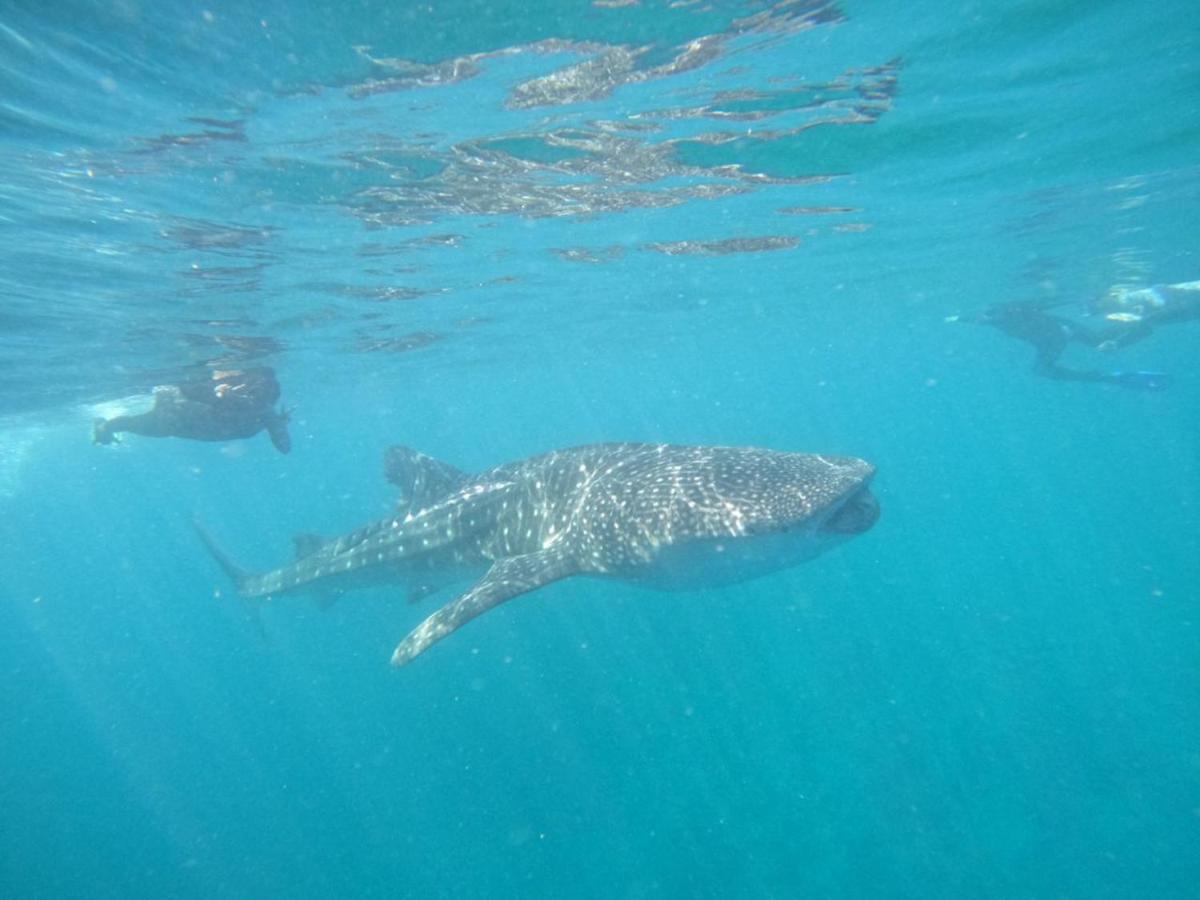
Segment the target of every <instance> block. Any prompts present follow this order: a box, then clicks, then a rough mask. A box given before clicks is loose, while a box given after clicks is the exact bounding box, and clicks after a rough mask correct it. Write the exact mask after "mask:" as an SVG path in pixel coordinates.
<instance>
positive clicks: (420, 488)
mask: <svg viewBox="0 0 1200 900" xmlns="http://www.w3.org/2000/svg"><path fill="white" fill-rule="evenodd" d="M383 470H384V472H385V473H386V475H387V480H388V481H390V482H391V483H392V484H394V485H396V487H398V488H400V502H399V507H400V509H402V510H407V511H409V512H412V513H417V512H420V511H421V510H423V509H428V508H429V507H430V506H433V505H434V504H435V503H437V502H438V501H439V500H442V499H443V498H445V497H447V496H449V495H450V494H452V493H453V492H454V491H456V490H458V489H459V488H460V487H462V486H463V485H464V484H466V482H468V481H469V480H470V478H471V476H470V475H468V474H467V473H466V472H463V471H462V470H461V469H456V468H455V467H454V466H452V465H450V464H449V463H444V462H442V461H441V460H439V459H434V458H433V457H432V456H427V455H426V454H424V453H421V452H420V451H418V450H413V449H412V448H411V447H404V446H401V445H400V444H395V445H393V446H391V447H388V449H387V450H386V451H385V452H384V454H383Z"/></svg>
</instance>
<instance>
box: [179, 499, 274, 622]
mask: <svg viewBox="0 0 1200 900" xmlns="http://www.w3.org/2000/svg"><path fill="white" fill-rule="evenodd" d="M192 527H193V528H195V529H196V534H198V535H200V540H201V541H203V542H204V546H205V547H207V548H208V552H209V553H211V554H212V557H213V559H215V560H216V561H217V564H218V565H219V566H220V567H221V569H222V570H223V571H224V572H225V574H226V575H228V576H229V579H230V581H232V582H233V583H234V584H235V585H237V589H238V598H239V599H240V600H241V601H242V606H243V608H244V609H245V610H246V614H247V615H248V616H249V617H250V619H251V621H253V622H254V628H255V630H256V631H257V632H258V636H259V637H260V638H262V639H263V641H269V640H270V638H269V637H268V636H267V628H266V626H265V625H263V620H262V615H261V614H260V612H259V606H260V605H261V600H260V599H259V598H256V597H245V596H242V595H241V592H242V589H243V587H244V586H245V584H246V581H247V579H249V578H251V577H253V573H251V572H248V571H246V570H245V569H243V568H242V567H241V566H239V565H238V564H237V563H235V562H234V561H233V559H232V557H230V555H229V554H228V553H226V552H225V551H224V550H223V549H221V546H220V544H218V543H217V541H216V539H215V538H214V537H213V536H212V535H211V534H210V533H209V531H208V529H207V528H205V527H204V525H203V524H202V523H201V522H200V520H199V519H192Z"/></svg>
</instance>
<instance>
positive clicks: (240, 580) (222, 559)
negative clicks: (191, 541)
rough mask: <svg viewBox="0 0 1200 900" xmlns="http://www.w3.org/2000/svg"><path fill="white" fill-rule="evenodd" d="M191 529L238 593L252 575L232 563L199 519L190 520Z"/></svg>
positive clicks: (231, 559) (230, 558)
mask: <svg viewBox="0 0 1200 900" xmlns="http://www.w3.org/2000/svg"><path fill="white" fill-rule="evenodd" d="M192 527H193V528H195V529H196V534H198V535H200V540H201V541H203V542H204V546H205V547H207V548H208V552H209V553H211V554H212V558H213V559H215V560H216V561H217V564H218V565H219V566H220V567H221V569H222V570H223V571H224V572H225V574H226V575H228V576H229V579H230V581H232V582H233V583H234V584H235V585H237V588H238V590H239V591H240V590H242V588H243V587H244V586H245V584H246V581H247V580H248V579H249V578H250V577H251V575H252V573H251V572H248V571H247V570H246V569H243V568H242V567H241V566H239V565H238V564H237V563H235V562H234V561H233V558H232V557H231V556H230V555H229V554H228V553H226V552H225V551H224V550H223V549H222V548H221V546H220V545H219V544H218V543H217V541H216V539H215V538H214V537H213V536H212V535H211V534H210V533H209V531H208V529H207V528H205V527H204V525H203V524H201V522H200V520H199V519H192Z"/></svg>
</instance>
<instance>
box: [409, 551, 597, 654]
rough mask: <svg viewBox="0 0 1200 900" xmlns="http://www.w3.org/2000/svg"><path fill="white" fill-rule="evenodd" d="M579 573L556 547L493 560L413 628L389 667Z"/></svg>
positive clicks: (566, 555)
mask: <svg viewBox="0 0 1200 900" xmlns="http://www.w3.org/2000/svg"><path fill="white" fill-rule="evenodd" d="M579 571H580V567H579V564H578V563H577V562H576V561H575V560H574V559H573V558H572V557H571V556H570V555H569V554H567V553H565V552H564V551H563V550H562V549H561V548H560V547H559V546H558V545H555V546H551V547H547V548H545V549H542V550H535V551H534V552H533V553H525V554H522V555H520V556H510V557H507V558H505V559H499V560H497V561H496V562H495V563H494V564H493V565H492V567H491V568H490V569H488V572H487V574H486V575H484V576H483V578H481V579H480V580H479V582H478V583H477V584H476V585H475V586H474V587H473V588H471V589H470V590H469V591H467V592H466V593H465V594H463V595H462V596H461V597H459V598H458V599H456V600H452V601H451V602H450V603H447V604H446V605H445V606H443V607H442V608H441V609H439V610H438V611H437V612H435V613H434V614H433V615H432V616H430V617H429V618H427V619H426V620H425V621H424V622H422V623H421V624H420V625H418V626H417V627H416V628H414V629H413V630H412V632H411V633H410V634H409V635H408V637H406V638H405V639H404V640H403V641H401V642H400V646H398V647H397V648H396V652H395V653H393V654H392V665H394V666H402V665H404V664H405V663H407V662H409V661H410V660H411V659H412V658H413V657H414V656H417V655H418V654H419V653H422V652H424V651H425V650H426V649H427V648H428V647H429V646H430V645H431V644H434V643H436V642H437V641H440V640H441V639H442V638H444V637H446V635H448V634H450V633H452V632H453V631H456V630H457V629H458V628H460V627H461V626H463V625H465V624H466V623H467V622H469V621H471V620H472V619H474V618H475V617H476V616H479V615H482V614H483V613H485V612H487V611H488V610H489V609H492V608H493V607H496V606H499V605H500V604H501V603H503V602H504V601H505V600H511V599H512V598H513V597H518V596H520V595H521V594H525V593H528V592H529V591H532V590H536V589H537V588H540V587H541V586H542V585H545V584H549V583H550V582H552V581H558V580H559V579H560V578H567V577H569V576H571V575H576V574H578V573H579Z"/></svg>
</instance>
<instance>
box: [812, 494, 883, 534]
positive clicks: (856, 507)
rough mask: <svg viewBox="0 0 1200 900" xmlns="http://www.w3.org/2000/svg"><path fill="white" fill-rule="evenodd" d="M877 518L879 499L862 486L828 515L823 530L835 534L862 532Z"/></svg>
mask: <svg viewBox="0 0 1200 900" xmlns="http://www.w3.org/2000/svg"><path fill="white" fill-rule="evenodd" d="M878 519H879V501H878V500H876V499H875V495H874V494H872V493H871V490H870V488H866V487H864V488H863V489H862V490H860V491H856V492H855V493H854V495H853V496H851V497H850V499H848V500H847V501H846V502H845V503H843V504H842V505H841V507H839V508H838V510H837V512H835V513H834V514H833V515H832V516H830V517H829V518H828V519H827V520H826V522H825V525H824V530H825V531H832V532H833V533H835V534H862V533H863V532H864V531H868V530H869V529H870V528H871V526H872V525H874V524H875V522H876V521H878Z"/></svg>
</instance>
